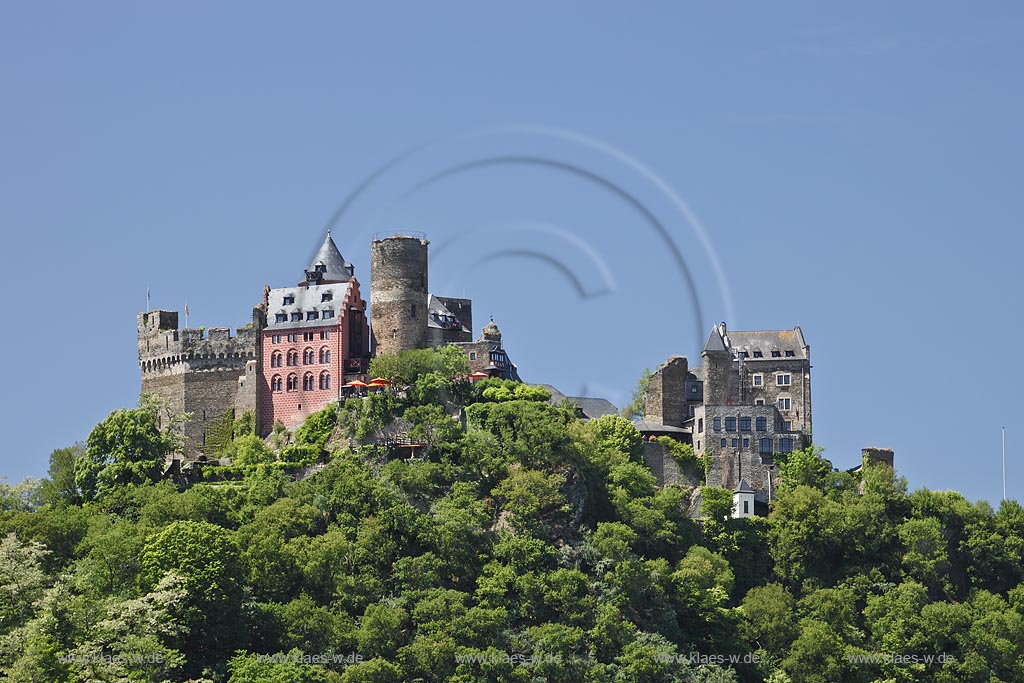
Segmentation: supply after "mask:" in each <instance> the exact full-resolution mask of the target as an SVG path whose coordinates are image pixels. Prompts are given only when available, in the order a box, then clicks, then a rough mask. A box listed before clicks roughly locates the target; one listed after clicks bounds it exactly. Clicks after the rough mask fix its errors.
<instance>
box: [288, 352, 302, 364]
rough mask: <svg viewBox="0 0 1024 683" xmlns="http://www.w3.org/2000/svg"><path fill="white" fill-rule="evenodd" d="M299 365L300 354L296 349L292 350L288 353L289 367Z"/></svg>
mask: <svg viewBox="0 0 1024 683" xmlns="http://www.w3.org/2000/svg"><path fill="white" fill-rule="evenodd" d="M298 364H299V352H298V351H296V350H295V349H290V350H289V351H288V365H298Z"/></svg>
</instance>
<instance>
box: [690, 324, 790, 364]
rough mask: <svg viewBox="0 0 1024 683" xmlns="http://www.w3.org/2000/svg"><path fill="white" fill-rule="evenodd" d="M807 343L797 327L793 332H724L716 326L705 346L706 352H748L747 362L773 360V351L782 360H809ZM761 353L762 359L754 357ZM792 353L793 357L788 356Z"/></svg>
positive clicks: (728, 330) (727, 330)
mask: <svg viewBox="0 0 1024 683" xmlns="http://www.w3.org/2000/svg"><path fill="white" fill-rule="evenodd" d="M723 324H724V323H723ZM806 347H807V342H806V341H805V340H804V333H803V330H801V329H800V326H799V325H797V326H796V327H794V328H793V329H791V330H730V329H725V330H724V335H723V330H722V328H721V327H720V326H718V325H715V326H714V327H712V328H711V334H710V335H709V336H708V341H707V343H706V344H705V345H704V350H705V351H708V352H714V351H731V352H732V353H733V354H736V353H739V352H741V351H746V352H747V354H748V355H747V356H746V357H745V360H748V361H757V360H761V359H762V358H764V359H769V358H772V357H773V356H772V351H778V352H780V353H781V354H782V355H781V356H779V357H782V358H807V353H806V350H805V349H806ZM755 351H760V352H761V353H762V356H761V357H760V358H758V357H756V356H755V355H754V352H755ZM787 351H790V352H792V354H793V355H791V356H787V355H786V352H787Z"/></svg>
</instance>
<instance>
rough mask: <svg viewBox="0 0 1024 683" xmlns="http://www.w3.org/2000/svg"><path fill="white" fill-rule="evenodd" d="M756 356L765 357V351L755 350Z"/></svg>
mask: <svg viewBox="0 0 1024 683" xmlns="http://www.w3.org/2000/svg"><path fill="white" fill-rule="evenodd" d="M754 358H764V352H762V351H754Z"/></svg>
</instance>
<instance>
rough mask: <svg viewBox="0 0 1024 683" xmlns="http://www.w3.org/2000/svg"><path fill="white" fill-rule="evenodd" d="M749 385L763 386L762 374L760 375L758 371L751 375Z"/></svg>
mask: <svg viewBox="0 0 1024 683" xmlns="http://www.w3.org/2000/svg"><path fill="white" fill-rule="evenodd" d="M750 385H751V386H754V387H763V386H764V375H762V374H761V373H760V372H759V373H757V374H756V375H751V376H750Z"/></svg>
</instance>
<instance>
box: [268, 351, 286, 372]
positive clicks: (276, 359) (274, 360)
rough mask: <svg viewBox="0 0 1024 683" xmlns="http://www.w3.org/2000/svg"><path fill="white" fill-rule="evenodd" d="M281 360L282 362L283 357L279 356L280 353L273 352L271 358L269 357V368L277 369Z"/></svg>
mask: <svg viewBox="0 0 1024 683" xmlns="http://www.w3.org/2000/svg"><path fill="white" fill-rule="evenodd" d="M282 360H283V356H282V355H281V352H280V351H274V353H272V354H271V356H270V367H272V368H279V367H281V361H282Z"/></svg>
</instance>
